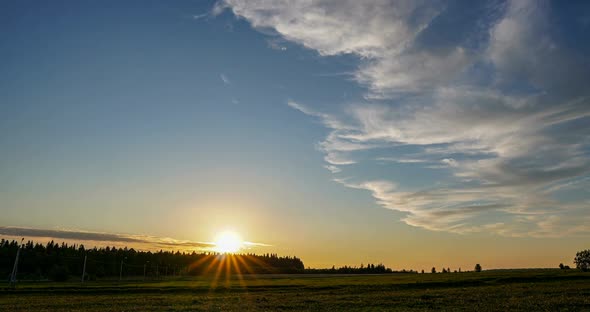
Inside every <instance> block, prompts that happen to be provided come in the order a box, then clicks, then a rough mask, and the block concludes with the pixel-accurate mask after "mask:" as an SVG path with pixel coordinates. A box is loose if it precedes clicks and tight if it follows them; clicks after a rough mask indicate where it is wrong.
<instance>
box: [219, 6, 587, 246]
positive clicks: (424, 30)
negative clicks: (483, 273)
mask: <svg viewBox="0 0 590 312" xmlns="http://www.w3.org/2000/svg"><path fill="white" fill-rule="evenodd" d="M223 3H224V5H226V6H227V8H229V9H231V10H232V12H233V13H234V14H235V15H236V16H238V17H240V18H244V19H246V20H247V21H249V22H250V23H251V24H252V26H253V27H255V28H257V29H271V30H272V31H273V32H275V33H277V34H279V35H280V36H281V37H282V39H284V40H289V41H291V42H294V43H297V44H300V45H301V46H303V47H306V48H309V49H312V50H315V51H317V52H318V53H319V54H320V55H321V56H332V55H341V54H352V55H355V56H357V57H358V60H359V65H358V68H357V70H356V72H354V73H353V75H352V77H354V79H355V80H356V81H357V83H358V84H360V85H362V86H365V87H366V90H367V91H366V94H365V100H364V101H359V102H357V103H346V105H339V106H338V107H333V108H326V107H324V108H323V111H318V110H315V109H314V108H312V107H309V106H307V105H305V104H302V103H299V102H296V101H293V100H290V101H289V102H288V105H289V106H290V107H292V108H294V109H296V110H298V111H300V112H302V113H304V114H306V115H309V116H311V117H313V118H315V119H316V120H318V121H319V122H320V123H321V124H322V125H324V126H325V127H326V128H327V129H328V134H327V136H326V137H325V139H323V140H322V141H321V142H319V143H317V144H316V146H317V148H318V150H319V151H321V152H322V153H324V159H325V161H326V163H327V164H326V168H327V169H328V170H331V171H332V172H334V173H338V172H340V171H339V170H341V167H342V166H356V165H363V166H369V165H373V164H374V165H377V164H379V165H381V166H383V165H384V164H385V165H389V166H398V167H400V166H412V168H415V170H422V171H421V172H424V171H427V172H432V171H436V172H437V173H436V174H437V177H438V176H441V175H445V174H446V176H443V178H437V181H436V182H435V181H434V180H433V179H431V180H429V179H424V180H423V181H421V183H422V185H421V186H416V185H409V184H408V183H405V181H404V180H405V179H404V178H403V177H399V176H388V175H387V174H386V173H383V174H382V176H381V177H380V178H379V179H375V178H374V177H371V178H367V177H365V176H363V173H362V170H358V171H355V172H356V173H355V174H356V175H355V176H352V177H350V178H348V179H346V180H342V179H338V180H335V181H337V182H339V183H341V184H343V185H344V186H346V187H350V188H355V189H363V190H367V191H369V192H370V193H371V194H372V196H373V197H374V198H375V200H376V201H377V203H378V204H380V205H381V206H383V207H385V208H388V209H392V210H396V211H399V212H401V213H402V214H403V215H404V217H402V220H403V221H404V222H405V223H407V224H408V225H412V226H418V227H422V228H426V229H429V230H434V231H447V232H454V233H473V232H494V233H497V234H499V235H506V236H537V237H548V236H560V235H579V234H583V233H586V234H587V233H589V232H590V228H589V227H588V226H586V225H585V223H584V222H587V221H588V220H587V217H583V216H585V215H587V214H588V209H590V204H589V200H590V199H589V198H588V196H587V195H583V193H582V194H581V193H580V192H579V187H578V193H577V195H576V196H573V197H569V198H563V197H560V196H561V195H560V192H563V191H565V190H572V189H573V188H574V187H573V186H574V185H576V183H574V181H587V178H588V176H589V175H590V87H589V85H588V81H590V62H588V60H587V56H586V55H585V54H584V53H580V52H579V51H577V49H576V48H575V46H572V45H571V44H566V41H565V40H564V39H563V38H561V37H562V36H563V34H564V33H565V32H566V31H567V30H566V29H560V26H561V25H559V24H556V23H553V22H551V21H555V20H558V19H556V18H555V17H554V16H552V14H555V13H554V11H552V10H550V4H549V3H547V2H545V1H526V0H521V1H508V2H500V1H489V2H478V3H470V4H465V3H463V4H462V5H460V6H457V5H454V3H453V2H440V1H424V2H422V1H403V0H402V1H385V0H383V1H379V0H376V1H352V0H351V1H331V0H324V1H322V0H318V1H271V0H268V1H265V0H260V1H246V0H225V1H223ZM569 27H572V26H569ZM342 107H344V109H342ZM441 169H444V170H441ZM431 174H433V173H431ZM581 183H582V184H581V185H587V183H586V182H581ZM579 185H580V184H578V186H579ZM586 224H587V223H586Z"/></svg>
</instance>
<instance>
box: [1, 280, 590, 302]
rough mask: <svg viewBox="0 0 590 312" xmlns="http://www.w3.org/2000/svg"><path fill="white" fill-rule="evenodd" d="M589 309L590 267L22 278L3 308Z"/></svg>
mask: <svg viewBox="0 0 590 312" xmlns="http://www.w3.org/2000/svg"><path fill="white" fill-rule="evenodd" d="M276 310H291V311H343V310H347V311H351V310H352V311H383V310H388V311H391V310H393V311H396V310H397V311H429V310H433V311H434V310H437V311H440V310H446V311H590V273H582V272H578V271H575V270H572V271H569V272H565V271H561V270H515V271H490V272H481V273H451V274H390V275H347V276H341V275H340V276H338V275H337V276H332V275H251V276H244V277H243V279H239V278H237V277H235V276H234V277H232V278H230V279H229V280H226V279H225V278H223V277H222V278H220V279H219V280H218V281H215V280H214V279H212V278H210V277H209V278H205V277H199V278H192V279H181V280H165V281H148V282H140V281H124V282H122V283H118V282H113V281H110V282H109V281H103V282H89V283H85V284H84V285H81V284H80V283H21V284H19V285H18V287H17V289H14V290H11V289H8V288H1V289H0V311H40V312H41V311H276Z"/></svg>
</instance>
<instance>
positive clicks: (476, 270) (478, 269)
mask: <svg viewBox="0 0 590 312" xmlns="http://www.w3.org/2000/svg"><path fill="white" fill-rule="evenodd" d="M475 272H481V265H480V264H479V263H478V264H476V265H475Z"/></svg>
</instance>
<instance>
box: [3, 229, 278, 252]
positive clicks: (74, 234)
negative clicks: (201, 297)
mask: <svg viewBox="0 0 590 312" xmlns="http://www.w3.org/2000/svg"><path fill="white" fill-rule="evenodd" d="M0 235H3V236H9V237H24V238H26V239H29V238H45V239H56V240H66V241H71V242H78V243H79V242H89V243H92V244H94V245H97V246H100V245H102V246H104V245H109V246H110V245H117V246H128V247H132V248H140V249H145V250H159V249H168V250H172V249H173V250H178V249H180V250H197V251H210V250H213V248H214V247H215V243H212V242H195V241H188V240H177V239H173V238H169V237H157V236H150V235H137V234H117V233H102V232H88V231H81V230H62V229H58V230H53V229H35V228H25V227H12V226H0ZM244 244H245V245H247V246H270V245H267V244H263V243H254V242H245V243H244Z"/></svg>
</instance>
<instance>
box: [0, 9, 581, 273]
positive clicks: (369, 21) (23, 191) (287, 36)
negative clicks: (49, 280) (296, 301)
mask: <svg viewBox="0 0 590 312" xmlns="http://www.w3.org/2000/svg"><path fill="white" fill-rule="evenodd" d="M588 33H590V2H588V1H554V2H545V1H525V0H521V1H508V2H505V1H487V2H486V1H475V2H474V1H424V2H422V1H353V0H350V1H347V0H342V1H330V0H326V1H321V0H319V1H286V0H285V1H278V0H268V1H264V0H262V1H245V0H226V1H106V2H105V1H100V2H97V1H51V2H46V3H42V2H32V1H2V2H1V3H0V235H3V236H11V237H12V236H14V237H16V236H26V237H27V238H30V239H36V240H37V239H42V238H45V237H58V238H60V239H70V240H71V239H74V240H75V239H77V238H78V239H85V240H86V241H91V242H93V243H97V244H100V243H101V242H108V243H109V244H110V243H112V242H119V243H122V244H127V245H130V244H134V243H141V244H145V245H150V244H151V245H153V246H156V247H157V248H160V247H162V246H163V245H165V246H168V245H166V244H168V243H170V242H178V244H177V245H174V244H172V245H173V246H175V247H178V248H181V247H183V246H186V244H189V245H190V244H192V243H194V244H195V246H198V245H199V244H202V243H206V242H211V241H212V240H214V237H215V235H217V234H218V233H219V232H221V231H223V230H228V229H229V230H233V231H236V232H237V233H239V234H240V235H241V236H242V238H243V239H244V240H247V241H250V242H256V243H262V244H267V245H270V246H254V247H252V248H253V249H254V251H257V252H276V253H279V254H282V255H297V256H299V257H301V258H302V259H303V261H304V263H305V265H306V266H312V267H328V266H332V265H337V266H338V265H344V264H348V265H351V264H357V265H358V264H360V263H368V262H373V263H378V262H383V263H384V264H386V265H387V266H391V267H393V268H399V269H401V268H412V269H418V270H420V269H425V270H427V269H429V268H430V267H432V266H436V267H441V266H444V267H451V268H452V269H456V268H458V267H462V268H468V269H471V268H472V267H473V265H474V264H475V263H481V264H482V265H483V267H484V268H507V267H556V266H557V264H559V263H560V262H563V263H565V264H570V263H571V262H572V260H573V256H574V255H575V252H576V251H578V250H581V249H584V248H588V246H587V241H588V238H589V236H590V192H589V191H590V58H589V57H588V55H590V40H589V39H588ZM64 233H66V234H64ZM163 242H166V244H164V243H163ZM142 246H143V245H142ZM165 246H164V247H165Z"/></svg>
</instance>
